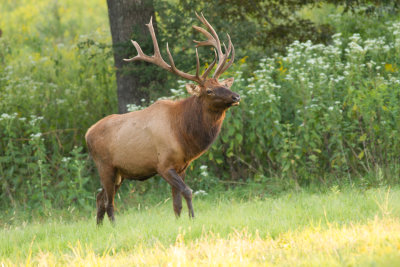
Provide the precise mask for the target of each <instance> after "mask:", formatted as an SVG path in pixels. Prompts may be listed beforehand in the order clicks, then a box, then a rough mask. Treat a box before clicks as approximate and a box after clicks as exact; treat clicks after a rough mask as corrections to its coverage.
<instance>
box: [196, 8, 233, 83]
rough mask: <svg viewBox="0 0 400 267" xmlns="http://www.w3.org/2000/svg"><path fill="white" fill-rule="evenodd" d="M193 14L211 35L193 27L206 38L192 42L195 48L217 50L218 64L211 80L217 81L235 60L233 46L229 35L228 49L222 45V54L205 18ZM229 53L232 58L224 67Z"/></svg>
mask: <svg viewBox="0 0 400 267" xmlns="http://www.w3.org/2000/svg"><path fill="white" fill-rule="evenodd" d="M195 14H196V16H197V18H198V19H199V20H200V21H201V22H202V23H203V24H204V25H206V26H207V28H208V29H209V31H210V32H211V33H209V32H208V31H206V30H205V29H203V28H201V27H198V26H193V28H194V29H195V30H197V31H199V32H200V33H202V34H203V35H204V36H205V37H207V40H206V41H194V42H195V43H197V45H196V47H199V46H207V45H211V46H213V47H214V48H215V49H216V50H217V53H218V64H217V68H216V69H215V72H214V75H213V78H216V79H218V78H219V76H221V74H222V73H223V72H224V71H226V70H227V69H228V68H229V67H230V66H231V65H232V64H233V61H234V60H235V48H234V47H233V44H232V41H231V37H230V36H229V34H227V36H228V40H229V44H228V49H226V46H225V44H223V45H224V49H225V54H224V53H222V49H221V43H220V41H219V37H218V35H217V33H216V32H215V30H214V28H213V27H212V26H211V24H210V23H209V22H208V21H207V20H206V18H205V17H204V15H203V13H201V16H199V15H198V14H197V12H195ZM231 52H232V57H231V59H230V61H229V62H228V64H227V65H226V66H225V64H226V61H227V60H228V57H229V55H230V53H231Z"/></svg>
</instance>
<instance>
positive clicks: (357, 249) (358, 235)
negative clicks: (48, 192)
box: [3, 217, 400, 266]
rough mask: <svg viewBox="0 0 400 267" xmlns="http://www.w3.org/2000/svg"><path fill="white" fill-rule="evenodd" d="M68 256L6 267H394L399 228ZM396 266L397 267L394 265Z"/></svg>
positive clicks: (211, 238) (82, 251)
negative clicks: (373, 266) (22, 266)
mask: <svg viewBox="0 0 400 267" xmlns="http://www.w3.org/2000/svg"><path fill="white" fill-rule="evenodd" d="M70 247H71V252H70V253H67V254H62V255H57V254H54V253H51V252H41V253H39V254H37V255H36V256H35V257H34V258H30V257H29V256H28V258H27V259H26V262H24V263H23V262H20V263H15V262H12V260H11V259H7V260H5V261H4V262H3V264H4V265H5V266H18V265H22V264H23V265H26V266H36V265H38V266H66V265H68V266H274V265H279V266H282V265H283V266H339V265H340V266H342V265H345V266H365V265H378V266H396V265H397V264H400V222H399V221H398V220H397V219H393V218H385V217H384V218H378V217H376V218H375V219H374V220H371V221H369V222H368V223H366V224H350V225H346V226H339V225H337V224H336V225H335V224H329V223H328V227H321V226H310V227H308V228H305V229H301V230H294V231H289V232H286V233H282V234H280V235H279V236H277V237H275V238H272V237H271V236H268V235H267V236H259V235H258V234H255V235H251V234H249V233H248V231H247V230H246V229H242V230H240V231H235V232H234V233H232V234H230V235H229V236H228V237H227V238H221V237H219V236H218V235H215V234H213V233H212V232H209V233H207V234H204V235H203V236H202V237H201V238H199V239H196V240H192V241H185V234H184V233H181V234H180V235H178V237H177V240H176V242H175V243H174V244H173V245H171V246H167V247H165V246H163V245H162V244H161V243H157V244H156V245H154V246H152V247H146V246H145V245H138V246H136V247H135V249H134V250H131V251H123V250H122V251H114V250H113V249H111V248H110V249H108V250H106V251H104V252H103V253H101V254H98V253H95V252H94V250H93V249H91V248H90V247H87V246H84V245H82V243H81V242H77V243H76V244H73V245H71V246H70ZM397 266H399V265H397Z"/></svg>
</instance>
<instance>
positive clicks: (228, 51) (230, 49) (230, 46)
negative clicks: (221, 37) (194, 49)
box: [213, 34, 235, 78]
mask: <svg viewBox="0 0 400 267" xmlns="http://www.w3.org/2000/svg"><path fill="white" fill-rule="evenodd" d="M227 37H228V40H229V44H228V49H226V46H225V44H224V48H225V54H224V58H223V63H222V64H221V65H218V69H216V70H215V73H214V75H213V77H214V78H218V77H219V76H220V75H221V74H222V73H223V72H225V71H226V70H227V69H228V68H229V67H230V66H232V64H233V61H234V59H235V48H234V46H233V44H232V41H231V37H230V36H229V34H227ZM231 52H232V57H231V60H230V61H229V63H228V64H227V65H226V66H225V64H226V61H227V60H228V58H229V55H230V54H231Z"/></svg>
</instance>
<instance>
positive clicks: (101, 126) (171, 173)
mask: <svg viewBox="0 0 400 267" xmlns="http://www.w3.org/2000/svg"><path fill="white" fill-rule="evenodd" d="M226 81H227V82H226V83H222V84H220V83H218V82H216V80H215V79H210V80H209V82H208V83H207V85H208V87H199V86H197V87H193V86H192V87H190V88H189V89H188V90H189V91H190V90H192V89H193V90H194V91H190V92H191V93H193V94H194V96H191V97H189V98H186V99H183V100H179V101H170V100H160V101H157V102H156V103H154V104H153V105H151V106H149V107H147V108H145V109H143V110H139V111H134V112H130V113H126V114H121V115H116V114H114V115H110V116H107V117H105V118H103V119H101V120H100V121H98V122H97V123H96V124H94V125H93V126H92V127H90V128H89V130H88V131H87V133H86V136H85V138H86V142H87V145H88V148H89V151H90V154H91V156H92V158H93V160H94V162H95V164H96V166H97V169H98V172H99V175H100V181H101V184H102V187H103V190H102V191H101V192H100V193H99V194H98V196H97V222H98V223H101V222H102V220H103V218H104V214H105V212H107V214H108V216H109V217H110V219H111V220H112V221H113V220H114V196H115V193H116V191H117V190H118V188H119V186H120V185H121V183H122V182H123V180H125V179H130V180H139V181H143V180H146V179H148V178H150V177H152V176H154V175H156V174H160V175H161V176H162V177H163V178H164V179H165V180H166V181H167V182H168V183H169V184H170V185H171V187H172V195H173V206H174V211H175V214H176V215H177V216H179V215H180V212H181V209H182V200H181V194H182V195H183V196H184V198H185V200H186V202H187V204H188V208H189V215H190V216H191V217H194V212H193V207H192V202H191V199H192V193H191V190H190V188H189V187H188V186H187V185H186V184H185V183H184V176H185V170H186V168H187V167H188V165H189V164H190V163H191V162H192V161H193V160H194V159H196V158H198V157H199V156H201V155H202V154H203V153H204V152H205V151H206V150H207V149H208V148H209V147H210V145H211V144H212V143H213V142H214V140H215V139H216V137H217V136H218V133H219V131H220V129H221V125H222V122H223V120H224V118H225V111H226V110H227V109H228V108H229V107H230V106H232V105H235V104H237V103H238V101H239V99H240V98H239V96H238V95H237V94H236V93H234V92H232V91H231V90H229V88H227V87H228V86H229V87H230V85H231V84H232V83H233V79H228V80H226ZM205 88H209V89H207V90H206V89H205ZM210 88H213V90H211V89H210ZM207 92H208V93H207ZM210 92H211V93H210Z"/></svg>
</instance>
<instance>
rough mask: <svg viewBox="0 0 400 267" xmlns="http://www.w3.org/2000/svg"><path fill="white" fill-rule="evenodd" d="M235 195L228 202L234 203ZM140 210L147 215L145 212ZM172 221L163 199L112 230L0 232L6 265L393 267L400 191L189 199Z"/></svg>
mask: <svg viewBox="0 0 400 267" xmlns="http://www.w3.org/2000/svg"><path fill="white" fill-rule="evenodd" d="M231 196H233V197H231ZM146 205H147V206H146ZM194 205H195V211H196V216H197V217H196V219H195V220H193V221H191V220H189V218H188V216H187V213H186V212H187V210H186V209H184V211H183V212H184V213H183V216H182V218H180V219H178V220H177V219H175V217H174V215H173V211H172V204H171V200H170V199H168V198H167V199H166V200H165V201H161V202H159V203H157V204H149V205H148V203H142V204H141V205H140V206H139V205H138V206H135V207H132V208H130V209H128V210H126V211H124V212H117V214H116V219H117V224H116V227H112V226H111V225H110V223H109V222H108V221H105V223H104V225H103V226H102V227H100V228H97V227H96V226H95V218H94V211H93V212H91V213H88V215H87V217H86V218H81V219H76V220H74V221H70V220H68V221H65V220H63V218H62V217H51V218H50V219H48V220H47V221H45V222H40V223H39V222H35V221H34V222H32V223H26V222H25V223H24V222H21V223H19V224H13V225H8V226H7V225H6V226H4V228H3V229H2V230H1V231H0V258H1V260H0V263H4V264H5V265H6V266H9V265H11V266H12V265H21V264H27V265H28V266H29V265H46V264H47V265H50V266H52V265H80V266H90V265H126V264H129V265H131V264H133V265H166V264H167V263H172V265H174V266H175V265H179V264H181V265H184V266H186V265H209V264H213V265H219V264H222V265H236V264H238V263H239V262H240V264H241V265H254V264H256V265H258V264H263V265H269V264H272V265H275V264H278V265H293V264H295V265H321V264H323V265H343V264H344V265H346V264H350V265H354V264H355V265H365V264H367V265H373V264H378V265H391V264H395V263H400V222H399V217H400V188H398V187H395V188H378V189H369V190H365V191H361V190H360V189H356V188H350V187H349V188H346V189H343V190H342V191H340V190H339V189H338V188H336V187H333V188H332V189H331V190H330V191H329V192H326V193H311V192H307V191H299V192H294V191H293V192H288V193H284V194H282V195H280V196H277V197H273V198H270V197H266V198H257V197H254V196H253V197H251V198H249V197H243V196H242V197H237V196H236V197H235V196H234V194H231V193H227V194H221V195H208V196H203V197H197V198H195V199H194Z"/></svg>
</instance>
